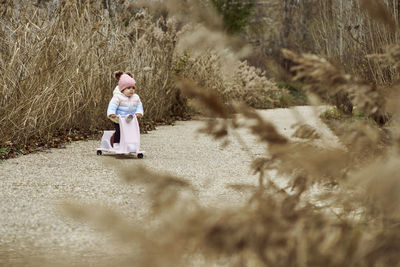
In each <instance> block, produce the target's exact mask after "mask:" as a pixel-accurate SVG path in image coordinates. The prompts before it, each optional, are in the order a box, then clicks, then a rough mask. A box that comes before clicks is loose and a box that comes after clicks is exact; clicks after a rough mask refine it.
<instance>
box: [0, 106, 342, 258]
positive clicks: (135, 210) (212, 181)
mask: <svg viewBox="0 0 400 267" xmlns="http://www.w3.org/2000/svg"><path fill="white" fill-rule="evenodd" d="M323 109H324V108H322V107H320V108H311V107H296V108H295V109H292V110H289V109H274V110H262V111H260V113H261V114H262V115H263V116H264V117H265V118H266V119H268V120H271V121H272V122H274V123H275V124H276V125H277V128H278V130H279V131H280V132H281V133H283V134H285V135H287V136H291V135H292V134H293V132H294V131H295V129H294V128H292V127H291V126H292V125H293V124H295V123H296V122H303V123H304V122H307V124H309V125H310V126H312V127H314V128H316V129H318V132H319V133H320V134H321V135H322V138H321V140H320V141H319V142H322V144H323V145H327V146H328V145H337V144H338V142H337V138H336V137H335V136H334V135H333V134H332V133H331V132H330V131H329V129H328V128H327V127H326V126H325V125H324V124H323V123H322V122H321V121H320V120H319V118H318V113H320V112H321V111H322V110H323ZM293 110H295V111H293ZM202 126H203V122H202V121H201V120H193V121H187V122H177V123H176V125H175V126H160V127H158V129H157V130H156V131H152V132H150V133H149V134H145V135H142V148H143V149H144V150H145V151H146V154H145V157H144V159H135V158H116V157H115V156H114V155H104V154H103V156H97V155H96V147H98V146H99V143H100V142H99V141H97V140H91V141H81V142H74V143H72V144H70V145H68V146H67V148H65V149H51V150H49V151H47V152H41V153H36V154H31V155H27V156H22V157H19V158H15V159H10V160H7V161H5V162H2V163H0V184H1V186H0V203H1V204H0V265H2V266H3V265H10V266H16V265H24V260H23V258H22V255H27V256H39V257H45V258H52V257H53V256H55V255H57V258H58V259H62V257H65V259H68V260H69V261H73V259H77V260H76V261H77V262H78V261H82V259H87V260H88V262H90V259H93V258H96V259H99V257H104V258H108V257H112V256H113V255H115V254H116V253H117V252H116V249H115V247H114V243H113V242H110V239H111V237H110V236H108V235H107V234H104V233H102V232H99V231H97V230H95V229H93V228H92V227H91V226H90V225H88V224H85V223H81V222H77V221H75V220H73V219H71V218H69V217H68V216H66V215H64V213H63V212H61V209H60V207H61V206H62V204H63V203H65V202H66V201H71V200H73V201H78V202H79V203H82V204H99V205H102V206H106V207H113V208H114V209H116V210H117V211H119V212H121V213H123V214H125V215H126V216H129V217H130V218H134V219H136V220H139V221H140V219H141V218H143V216H144V215H145V214H146V212H147V207H148V203H147V202H146V199H145V194H144V193H145V189H144V188H143V187H141V186H137V185H128V184H125V183H124V182H122V181H121V178H120V177H118V175H117V170H116V166H120V164H122V165H126V166H132V167H133V166H134V165H137V164H142V165H144V166H146V167H148V168H149V169H151V170H153V171H159V172H168V173H170V174H173V175H177V176H179V177H183V178H186V179H187V180H189V181H190V182H191V183H193V185H194V186H195V188H196V189H197V194H198V195H197V197H198V198H199V199H200V201H201V202H202V203H203V204H204V205H217V206H218V205H226V204H229V205H235V204H236V203H240V202H242V201H243V200H244V199H245V196H244V195H241V194H240V193H238V192H237V191H234V190H233V189H231V188H230V187H228V186H227V185H229V184H235V183H245V184H246V183H247V184H257V178H256V177H255V176H253V175H251V172H250V169H249V163H250V157H248V156H247V155H246V153H245V152H244V151H243V150H242V149H241V146H240V145H239V144H238V143H237V142H236V141H235V140H233V139H232V143H231V144H230V145H229V146H228V147H226V148H223V147H222V145H221V144H220V143H219V142H215V141H214V140H212V139H211V138H210V137H208V136H205V135H202V134H198V133H197V130H198V129H199V128H200V127H202ZM240 134H241V135H242V137H243V138H244V140H245V141H246V143H247V144H248V146H249V148H250V150H251V151H252V153H253V154H254V155H256V156H257V155H262V153H263V152H264V148H263V147H262V146H260V145H259V144H257V142H256V141H255V139H254V137H253V136H251V135H249V134H248V133H247V132H245V131H241V132H240ZM121 253H123V252H121ZM72 263H73V262H69V264H72Z"/></svg>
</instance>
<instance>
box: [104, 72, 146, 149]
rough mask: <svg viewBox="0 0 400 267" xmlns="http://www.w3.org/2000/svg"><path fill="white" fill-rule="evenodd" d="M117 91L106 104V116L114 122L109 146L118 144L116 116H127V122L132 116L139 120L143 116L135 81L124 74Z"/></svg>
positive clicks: (118, 132) (118, 130) (118, 133)
mask: <svg viewBox="0 0 400 267" xmlns="http://www.w3.org/2000/svg"><path fill="white" fill-rule="evenodd" d="M117 88H118V91H114V95H113V97H112V98H111V101H110V103H109V104H108V109H107V116H108V118H110V119H111V120H112V121H113V122H114V127H115V134H114V139H113V140H111V145H112V146H113V145H114V143H119V141H120V136H121V134H120V128H119V124H118V118H117V115H122V116H127V121H128V120H131V119H132V118H133V114H134V115H135V116H136V117H138V118H140V117H142V116H143V105H142V102H141V101H140V98H139V96H138V95H137V94H135V89H136V81H135V80H134V79H133V78H132V77H131V76H129V75H128V74H126V73H124V74H122V75H121V76H120V78H119V81H118V86H117Z"/></svg>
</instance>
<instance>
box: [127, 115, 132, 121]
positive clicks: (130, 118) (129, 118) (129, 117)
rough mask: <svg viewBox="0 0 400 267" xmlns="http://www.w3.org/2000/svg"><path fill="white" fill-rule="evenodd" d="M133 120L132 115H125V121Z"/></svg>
mask: <svg viewBox="0 0 400 267" xmlns="http://www.w3.org/2000/svg"><path fill="white" fill-rule="evenodd" d="M131 120H133V115H132V114H129V115H128V117H126V122H131Z"/></svg>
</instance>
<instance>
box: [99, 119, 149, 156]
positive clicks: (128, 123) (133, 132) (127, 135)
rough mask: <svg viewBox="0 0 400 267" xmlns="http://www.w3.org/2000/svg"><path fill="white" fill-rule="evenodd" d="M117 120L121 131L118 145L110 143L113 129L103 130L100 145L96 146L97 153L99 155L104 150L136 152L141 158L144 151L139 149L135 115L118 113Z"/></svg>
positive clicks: (124, 152) (138, 131)
mask: <svg viewBox="0 0 400 267" xmlns="http://www.w3.org/2000/svg"><path fill="white" fill-rule="evenodd" d="M118 121H119V127H120V131H121V138H120V142H119V145H118V146H116V144H113V145H112V143H113V142H112V141H111V139H112V138H113V135H114V132H115V131H104V133H103V136H102V138H101V144H100V147H99V148H97V155H99V156H100V155H102V154H103V151H106V152H111V153H115V154H125V155H128V154H136V155H137V157H138V158H139V159H141V158H143V154H144V153H145V152H144V151H141V150H140V129H139V123H138V120H137V118H136V116H134V115H129V116H121V115H118Z"/></svg>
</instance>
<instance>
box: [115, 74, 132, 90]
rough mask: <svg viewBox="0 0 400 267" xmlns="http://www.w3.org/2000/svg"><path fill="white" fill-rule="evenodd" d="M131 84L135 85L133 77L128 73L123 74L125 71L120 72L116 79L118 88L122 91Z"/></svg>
mask: <svg viewBox="0 0 400 267" xmlns="http://www.w3.org/2000/svg"><path fill="white" fill-rule="evenodd" d="M131 86H133V87H135V86H136V81H135V79H133V78H132V77H131V76H129V75H128V74H125V73H124V74H122V75H121V77H120V78H119V81H118V87H119V90H120V91H121V92H122V91H123V90H124V89H126V88H128V87H131Z"/></svg>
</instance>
